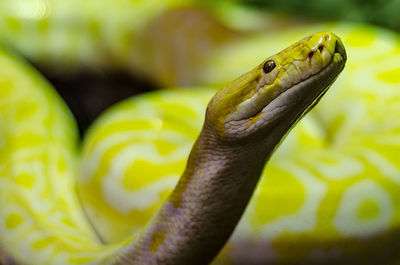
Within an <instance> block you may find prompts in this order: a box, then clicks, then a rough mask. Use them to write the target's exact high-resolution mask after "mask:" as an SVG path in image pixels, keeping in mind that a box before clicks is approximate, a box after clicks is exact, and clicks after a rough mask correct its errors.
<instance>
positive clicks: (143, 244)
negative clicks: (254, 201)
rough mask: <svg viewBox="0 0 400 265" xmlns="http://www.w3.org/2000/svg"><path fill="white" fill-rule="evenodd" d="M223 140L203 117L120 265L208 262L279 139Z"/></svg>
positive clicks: (226, 235) (239, 213) (231, 227)
mask: <svg viewBox="0 0 400 265" xmlns="http://www.w3.org/2000/svg"><path fill="white" fill-rule="evenodd" d="M263 138H264V139H268V142H266V141H265V140H264V141H262V142H259V141H256V139H253V140H252V141H242V142H234V143H233V142H223V141H222V140H218V137H216V136H215V134H214V133H213V130H212V127H211V126H210V125H209V124H208V122H207V120H206V122H205V124H204V126H203V129H202V132H201V133H200V136H199V137H198V139H197V141H196V143H195V144H194V146H193V149H192V151H191V153H190V156H189V159H188V162H187V166H186V169H185V171H184V173H183V175H182V177H181V178H180V180H179V182H178V184H177V186H176V187H175V189H174V191H173V192H172V193H171V195H170V197H169V198H168V199H167V201H166V202H165V203H164V205H163V206H162V208H161V209H160V211H159V213H158V214H157V215H156V216H155V218H154V219H153V221H152V222H151V223H150V224H149V226H148V228H147V230H146V231H145V232H144V233H143V234H142V235H141V236H140V237H139V238H138V239H137V240H136V241H135V242H133V243H131V244H130V245H129V246H128V247H127V248H126V249H124V250H123V252H122V254H121V255H120V263H119V264H174V265H180V264H182V265H183V264H208V263H209V262H210V261H211V260H212V259H213V258H214V257H215V256H216V255H217V253H218V252H219V251H220V249H221V248H222V247H223V246H224V244H225V243H226V241H227V240H228V238H229V236H230V235H231V233H232V232H233V230H234V228H235V226H236V225H237V223H238V222H239V219H240V217H241V216H242V214H243V212H244V210H245V208H246V205H247V204H248V202H249V199H250V197H251V195H252V193H253V191H254V188H255V186H256V184H257V181H258V179H259V177H260V175H261V172H262V170H263V167H264V165H265V162H266V160H267V159H268V158H269V156H270V155H271V153H272V152H273V150H274V148H275V146H276V144H277V143H278V142H279V140H280V138H279V137H278V138H277V137H276V135H271V136H270V137H265V136H264V137H263Z"/></svg>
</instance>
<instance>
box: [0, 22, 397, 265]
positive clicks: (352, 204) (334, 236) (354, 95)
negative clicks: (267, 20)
mask: <svg viewBox="0 0 400 265" xmlns="http://www.w3.org/2000/svg"><path fill="white" fill-rule="evenodd" d="M320 27H322V28H324V29H325V28H327V27H329V28H332V27H333V30H334V31H335V32H337V33H338V34H339V35H340V36H341V37H342V38H343V41H344V43H345V45H346V47H347V53H348V57H349V62H348V65H347V67H346V70H345V71H344V73H343V75H342V76H341V77H340V78H339V79H338V80H337V82H336V83H335V85H334V87H333V88H332V89H331V91H329V92H328V94H327V95H326V98H324V100H322V102H321V104H320V105H318V107H317V108H316V109H315V110H314V111H312V112H311V113H310V114H309V115H307V116H306V117H305V118H304V119H303V120H302V121H301V122H300V123H299V124H298V125H297V126H296V127H295V129H294V130H293V131H292V132H291V133H290V134H289V135H288V137H287V139H286V140H285V141H284V142H283V143H282V144H281V146H280V147H279V148H278V150H277V151H276V152H275V154H274V156H273V157H272V159H271V160H270V161H269V163H268V164H267V167H266V169H265V171H264V172H265V173H263V174H265V176H262V177H261V179H260V183H259V185H258V186H257V188H256V190H255V192H254V195H253V197H252V199H251V201H250V203H249V205H248V207H247V210H246V212H245V214H244V215H243V217H242V219H241V221H240V223H239V224H238V226H237V228H236V230H235V232H234V234H233V236H232V238H231V239H230V241H229V242H228V243H227V244H226V246H225V248H224V249H223V250H222V252H221V253H220V254H219V255H218V256H217V258H216V259H215V260H214V262H213V264H221V265H222V264H266V263H267V262H270V263H272V264H293V262H297V263H300V264H310V263H312V262H320V263H322V264H327V263H328V262H333V263H335V262H337V261H343V258H344V259H345V260H347V261H349V262H352V263H354V264H385V263H388V262H391V261H393V260H395V259H396V249H398V247H399V244H400V243H399V240H398V238H399V234H400V233H399V225H400V208H399V207H398V206H397V205H400V192H399V191H400V176H399V172H400V168H399V166H398V165H400V161H399V160H400V158H399V156H398V148H399V143H400V138H399V135H398V134H399V130H398V128H400V117H399V116H400V108H399V104H398V102H399V100H400V90H399V85H400V79H399V76H400V41H399V37H398V36H397V35H395V34H392V33H388V32H384V31H380V30H377V29H374V28H370V27H363V26H357V25H355V26H354V25H337V26H332V25H330V26H327V25H323V26H320ZM320 27H305V28H303V29H302V30H300V31H298V32H297V33H294V32H287V33H280V34H275V35H268V36H267V37H266V38H267V40H268V41H266V39H264V37H262V36H261V37H257V38H254V39H251V40H247V41H243V42H240V43H239V44H233V45H232V46H230V48H228V49H225V50H224V51H216V52H215V55H214V56H213V57H212V58H211V60H210V65H209V66H208V67H207V68H206V70H204V71H203V70H202V71H201V72H200V73H198V74H199V75H200V76H201V77H202V78H203V81H204V82H208V83H213V84H216V83H225V82H227V81H228V80H231V79H233V77H235V76H237V75H238V74H240V73H243V72H244V71H245V70H244V69H248V68H249V67H250V66H252V65H254V64H255V63H258V62H259V61H260V58H265V57H266V56H268V55H270V54H273V53H274V52H276V51H277V49H279V48H277V47H281V46H282V43H285V44H288V43H290V42H292V41H293V40H295V39H297V38H298V37H299V36H301V35H304V32H315V31H318V30H320ZM235 45H236V46H235ZM248 51H251V53H250V52H248ZM242 54H245V56H246V57H245V58H243V55H242ZM252 56H254V58H252ZM0 69H1V71H0V247H1V249H2V252H3V253H5V255H6V256H7V257H11V259H13V260H15V261H17V262H18V263H20V264H55V265H58V264H60V265H62V264H91V263H94V264H96V263H98V264H103V263H104V264H107V263H108V262H112V260H110V258H109V257H111V256H112V253H115V251H116V250H117V249H119V248H120V247H121V246H126V245H127V244H128V242H129V241H130V240H132V237H131V236H128V235H136V236H137V235H138V232H140V231H141V229H143V227H145V226H146V224H147V223H148V222H149V220H150V219H151V218H152V216H153V215H154V213H155V212H156V211H157V209H159V208H160V206H161V204H162V203H163V201H165V200H166V199H167V197H168V194H169V193H170V192H171V190H172V189H173V187H174V186H175V185H176V183H177V180H178V178H179V176H180V174H181V173H182V171H183V170H184V167H185V163H186V160H187V157H188V154H189V152H190V148H191V146H192V145H193V142H194V141H195V139H196V137H197V135H198V133H199V131H200V130H201V125H202V124H203V119H204V114H205V110H206V105H207V102H208V101H209V100H210V98H211V97H212V95H213V94H214V93H215V90H214V89H212V88H203V87H199V88H191V89H185V90H183V89H181V90H179V89H176V90H171V91H162V92H153V93H151V94H146V95H141V96H139V97H136V98H133V99H129V100H127V101H125V102H123V103H121V104H119V105H117V106H115V107H113V108H112V109H111V110H109V111H108V112H107V113H105V114H104V115H103V116H102V117H101V118H100V119H99V120H98V121H97V122H96V123H95V124H94V125H93V127H92V128H91V129H90V132H89V133H88V135H87V136H86V137H85V140H84V143H83V147H82V148H80V147H79V141H78V134H77V130H76V125H75V123H74V121H73V119H72V117H71V115H70V113H69V111H68V110H67V108H66V107H65V106H64V104H63V103H62V101H61V100H60V99H59V97H58V96H57V95H56V93H55V92H54V91H53V89H52V88H51V87H50V86H49V85H48V84H47V82H46V81H45V80H43V78H41V77H40V76H39V75H38V74H37V73H36V72H35V71H34V70H32V69H31V68H30V67H29V66H27V65H26V64H25V63H23V62H21V61H20V60H18V59H16V58H15V56H11V55H10V54H9V53H7V52H5V51H4V50H1V51H0ZM366 73H368V74H366ZM232 75H233V76H232ZM80 149H82V151H81V150H80ZM80 153H81V155H79V154H80ZM76 183H77V184H78V185H77V187H76ZM76 189H78V193H79V197H78V196H77V191H76ZM82 206H83V208H82ZM83 209H84V211H85V212H84V211H83ZM86 215H87V216H86ZM88 220H90V222H89V221H88ZM93 228H94V229H93ZM164 238H165V235H164V234H163V233H154V236H153V238H152V240H151V244H150V246H149V248H150V250H151V251H154V252H157V251H158V249H159V247H160V245H162V244H163V243H164V242H163V240H164ZM102 241H103V242H107V243H108V244H103V243H102ZM246 262H247V263H246Z"/></svg>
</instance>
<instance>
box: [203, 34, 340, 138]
mask: <svg viewBox="0 0 400 265" xmlns="http://www.w3.org/2000/svg"><path fill="white" fill-rule="evenodd" d="M345 62H346V52H345V49H344V46H343V44H342V42H341V41H340V39H339V37H337V36H336V35H335V34H333V33H331V32H320V33H316V34H312V35H310V36H307V37H305V38H304V39H302V40H300V41H298V42H296V43H294V44H293V45H291V46H290V47H288V48H286V49H284V50H283V51H281V52H279V53H277V54H275V55H273V56H271V57H269V58H267V59H265V60H264V61H263V62H262V63H261V64H260V65H258V66H257V67H255V68H254V69H253V70H251V71H250V72H248V73H246V74H244V75H242V76H241V77H239V78H237V79H236V80H234V81H233V82H231V83H230V84H228V85H227V86H225V87H224V88H222V89H221V90H220V91H218V92H217V93H216V94H215V95H214V97H213V98H212V100H211V101H210V103H209V105H208V107H207V113H206V116H207V119H206V120H207V121H208V122H210V123H211V124H212V127H213V128H214V129H213V131H214V132H215V133H216V134H217V135H218V136H219V137H220V138H222V139H224V140H235V139H244V138H248V137H250V136H255V135H265V132H266V130H268V133H269V134H271V133H274V132H276V133H277V134H278V135H279V134H282V136H283V135H284V134H285V133H286V131H288V130H289V129H290V128H291V127H292V126H293V125H294V124H295V123H296V122H297V121H298V120H299V119H300V118H301V117H302V116H303V115H304V114H305V113H306V112H307V111H309V110H310V109H311V108H312V107H313V106H314V105H315V104H316V103H317V102H318V100H319V99H320V98H321V97H322V96H323V94H324V93H325V92H326V91H327V89H328V88H329V86H330V85H331V84H332V83H333V82H334V81H335V79H336V77H337V76H338V75H339V73H340V72H341V71H342V70H343V68H344V65H345ZM277 138H279V137H277Z"/></svg>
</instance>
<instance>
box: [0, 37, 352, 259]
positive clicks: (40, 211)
mask: <svg viewBox="0 0 400 265" xmlns="http://www.w3.org/2000/svg"><path fill="white" fill-rule="evenodd" d="M2 55H3V59H4V60H2V63H3V66H2V69H7V70H4V71H3V72H2V73H3V76H4V78H3V79H2V80H4V81H2V82H3V84H2V90H1V94H0V99H1V100H0V102H1V104H0V106H1V108H0V111H1V112H0V113H1V118H2V120H1V121H2V126H1V127H0V128H1V129H2V131H1V135H3V136H2V138H0V139H1V140H2V149H3V150H2V157H1V164H0V165H1V167H0V169H1V178H0V181H1V185H0V188H1V190H0V194H1V196H0V200H1V201H0V202H1V205H6V206H5V207H2V208H1V209H0V216H1V217H2V218H1V220H5V222H4V223H3V225H2V226H1V230H0V232H1V234H0V235H1V236H0V243H1V246H2V248H3V249H4V250H5V252H6V254H7V255H9V256H11V257H12V258H13V259H14V260H16V261H17V262H18V263H21V264H82V263H89V262H95V263H110V264H188V263H191V264H204V263H207V262H210V261H211V260H212V259H213V258H214V256H215V255H216V254H217V253H218V251H219V250H220V249H221V248H222V247H223V245H224V244H225V242H226V241H227V239H228V237H229V235H230V234H231V233H232V231H233V229H234V228H235V226H236V224H237V222H238V221H239V219H240V217H241V215H242V213H243V211H244V209H245V207H246V205H247V203H248V200H249V198H250V196H251V194H252V192H253V190H254V188H255V185H256V183H257V181H258V178H259V177H260V174H261V171H262V169H263V167H264V164H265V162H266V160H267V159H268V158H269V156H270V155H271V153H272V152H273V150H274V149H275V147H276V145H277V144H278V143H279V142H280V141H281V139H282V137H283V136H284V135H285V134H286V133H287V132H288V130H289V129H290V128H292V126H293V125H294V123H295V122H296V121H297V120H299V119H300V118H301V117H302V115H303V114H304V113H305V112H306V111H307V110H308V109H309V108H310V107H311V106H312V105H313V103H315V102H316V101H317V100H318V99H319V98H320V97H321V96H322V95H323V93H324V92H325V91H326V89H327V88H328V87H329V85H330V84H331V83H332V82H333V81H334V80H335V78H336V77H337V75H338V74H339V73H340V71H341V70H342V69H343V67H344V63H345V59H346V56H345V52H344V48H343V46H342V44H341V42H340V41H339V39H338V38H337V37H336V36H335V35H333V34H331V33H327V32H325V33H319V34H314V35H311V36H309V37H307V38H305V39H303V40H302V41H300V42H298V43H296V44H294V45H293V46H291V47H289V48H288V49H286V50H284V51H282V52H281V53H278V54H276V55H274V56H272V57H270V58H268V59H267V60H265V61H264V62H263V63H262V64H260V65H259V66H258V67H256V68H254V69H253V70H251V71H250V72H249V73H247V74H245V75H243V76H242V77H240V78H238V79H237V80H235V81H233V82H232V83H231V84H229V85H228V86H226V87H225V88H223V89H222V90H220V91H219V92H218V93H217V94H216V95H215V96H214V97H213V99H212V100H211V102H210V103H209V105H208V108H207V114H206V120H205V123H204V126H203V129H202V131H201V133H200V136H199V138H198V140H197V141H196V143H195V145H194V147H193V149H192V152H191V155H190V156H189V160H188V163H187V168H186V170H185V171H184V173H183V175H182V177H181V179H180V181H179V183H178V184H177V186H176V188H175V189H174V191H173V192H172V193H171V195H170V196H169V199H168V200H167V201H166V202H165V203H164V205H163V206H162V207H161V209H160V210H159V212H158V213H157V214H156V215H155V217H154V218H153V220H152V221H151V222H150V223H149V225H148V227H147V229H145V230H144V231H143V232H142V233H141V234H140V235H139V236H137V237H136V238H135V239H133V241H132V242H128V241H126V242H128V243H126V242H125V243H124V242H121V243H117V244H110V245H101V244H100V243H99V241H98V240H97V239H96V237H95V235H94V233H93V232H92V231H91V230H90V227H89V224H88V223H87V221H86V220H85V218H84V214H83V212H81V211H79V202H78V199H77V197H76V194H74V191H73V190H74V186H73V184H74V183H73V172H74V171H75V166H74V165H75V161H76V158H77V157H76V153H75V150H74V147H73V146H74V144H73V143H74V141H76V138H75V137H76V134H75V131H73V130H71V128H74V126H73V125H72V124H71V120H70V118H69V117H68V114H67V111H66V110H65V109H64V107H63V106H62V104H61V103H60V102H59V99H57V97H56V96H55V95H54V92H53V91H52V90H51V89H50V88H49V87H48V86H47V85H46V83H45V82H43V80H41V79H40V78H37V77H36V76H35V75H34V74H33V73H32V72H31V70H29V69H28V70H27V69H26V67H23V66H21V65H19V64H18V63H15V62H14V61H13V59H12V58H10V57H8V56H7V55H6V54H5V53H2ZM268 60H273V61H275V63H276V67H275V68H274V69H271V70H272V71H271V72H268V73H265V72H264V70H263V67H264V64H265V63H266V61H268ZM296 69H297V70H296ZM19 75H21V77H22V76H26V77H24V78H20V79H18V78H15V77H16V76H19ZM33 125H34V127H32V126H33ZM43 196H44V197H47V198H48V200H47V204H42V203H38V202H42V200H40V199H39V200H38V198H41V197H43ZM43 217H45V218H43Z"/></svg>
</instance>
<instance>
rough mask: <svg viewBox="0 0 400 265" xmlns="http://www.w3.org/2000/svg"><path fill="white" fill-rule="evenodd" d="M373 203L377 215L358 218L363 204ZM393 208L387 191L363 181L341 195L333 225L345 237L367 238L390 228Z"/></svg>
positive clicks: (369, 181) (372, 183) (368, 181)
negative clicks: (376, 209)
mask: <svg viewBox="0 0 400 265" xmlns="http://www.w3.org/2000/svg"><path fill="white" fill-rule="evenodd" d="M366 201H368V202H370V201H372V202H374V203H375V204H376V206H377V208H378V213H377V215H376V216H374V217H373V218H369V219H363V220H361V219H360V218H359V217H358V213H359V211H360V207H361V206H362V204H363V203H364V202H366ZM393 213H394V206H393V203H392V200H391V198H390V196H389V194H388V192H387V191H385V190H384V189H383V188H382V187H381V186H379V185H378V184H377V183H376V182H374V181H372V180H363V181H360V182H358V183H356V184H354V185H353V186H351V187H349V188H347V190H346V191H345V193H344V194H343V197H342V200H341V203H340V205H339V208H338V211H337V213H336V216H335V218H334V221H333V224H334V226H335V227H336V229H337V230H338V231H339V232H340V233H342V234H343V235H346V236H361V235H362V236H368V235H372V234H375V233H377V232H381V231H383V230H385V229H388V228H389V227H390V222H391V221H392V217H393Z"/></svg>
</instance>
